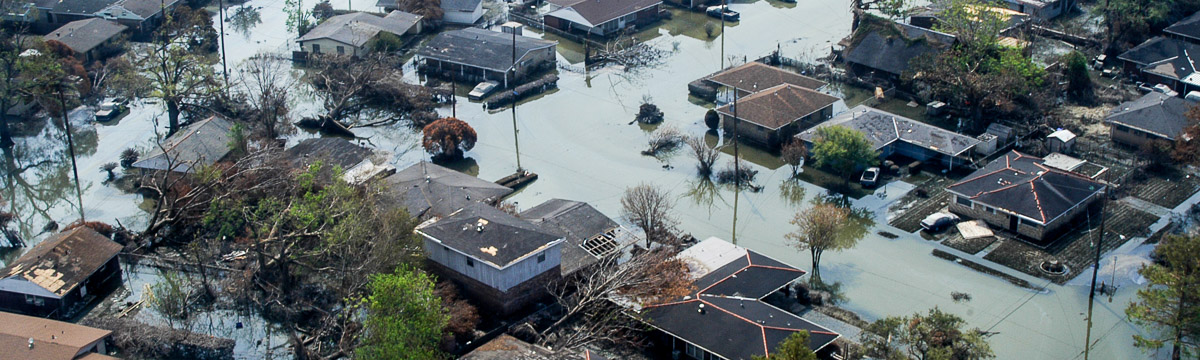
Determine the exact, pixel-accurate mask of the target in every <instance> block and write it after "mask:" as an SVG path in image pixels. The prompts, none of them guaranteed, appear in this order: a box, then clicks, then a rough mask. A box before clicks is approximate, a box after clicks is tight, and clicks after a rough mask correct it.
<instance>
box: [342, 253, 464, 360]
mask: <svg viewBox="0 0 1200 360" xmlns="http://www.w3.org/2000/svg"><path fill="white" fill-rule="evenodd" d="M368 289H369V290H370V293H371V295H370V296H368V297H367V298H366V304H367V317H366V321H365V322H364V324H363V325H364V326H365V331H366V333H365V334H364V337H363V340H362V345H361V346H359V347H358V349H357V350H356V354H357V355H358V356H357V357H358V358H359V359H368V360H369V359H439V358H441V357H442V354H441V352H440V351H439V350H438V342H439V341H440V340H441V338H442V332H443V330H444V329H445V328H446V325H447V324H448V323H449V321H450V317H449V316H448V315H446V309H444V308H443V307H442V300H441V299H440V298H438V297H437V296H436V295H434V282H433V279H432V278H430V277H429V275H426V274H425V273H422V272H420V271H418V270H416V269H411V268H407V267H401V268H399V269H397V270H396V272H395V273H392V274H376V275H372V276H371V282H370V283H369V284H368Z"/></svg>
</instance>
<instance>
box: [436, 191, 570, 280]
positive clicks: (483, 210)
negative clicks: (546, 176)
mask: <svg viewBox="0 0 1200 360" xmlns="http://www.w3.org/2000/svg"><path fill="white" fill-rule="evenodd" d="M417 231H418V232H420V233H421V234H423V235H425V237H427V238H429V239H432V240H434V241H437V242H439V243H441V244H442V245H443V246H446V247H449V248H451V249H454V250H456V251H458V252H460V253H463V254H466V255H467V256H470V257H473V258H475V259H478V260H480V261H482V262H485V263H488V264H489V265H491V266H493V267H495V268H497V269H504V268H506V267H508V265H511V264H513V263H516V262H517V261H518V260H520V259H523V258H525V257H527V256H530V255H533V254H534V253H537V252H540V251H542V250H545V249H548V248H550V247H552V246H555V245H557V244H559V243H560V242H561V241H562V236H559V235H556V234H552V233H550V232H548V231H545V230H543V229H542V228H541V227H539V226H537V225H535V224H533V223H530V222H528V221H525V220H522V219H519V218H517V217H516V216H512V215H509V214H508V213H506V212H504V211H501V210H500V209H497V208H495V207H492V206H490V205H486V204H481V203H471V204H468V205H467V206H466V207H464V208H462V209H461V210H458V211H456V212H454V213H453V214H450V216H447V217H444V218H441V219H438V220H437V221H436V222H434V223H432V224H429V225H426V226H424V227H422V228H420V229H418V230H417Z"/></svg>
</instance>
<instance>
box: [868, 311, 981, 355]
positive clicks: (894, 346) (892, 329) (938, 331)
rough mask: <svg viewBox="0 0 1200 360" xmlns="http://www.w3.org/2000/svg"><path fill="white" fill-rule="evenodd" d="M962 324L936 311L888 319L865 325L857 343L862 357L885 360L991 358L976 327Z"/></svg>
mask: <svg viewBox="0 0 1200 360" xmlns="http://www.w3.org/2000/svg"><path fill="white" fill-rule="evenodd" d="M965 325H966V321H964V320H963V319H962V318H960V317H958V316H956V315H954V314H950V313H946V312H942V311H941V310H939V309H938V308H936V307H935V308H933V309H930V310H929V313H928V314H921V313H916V314H913V315H912V316H904V317H897V316H889V317H886V318H883V319H879V320H876V321H875V322H873V323H871V324H870V325H867V327H866V328H865V329H863V330H865V331H863V333H862V335H861V338H860V339H859V340H860V343H861V344H862V345H863V348H864V351H865V352H866V355H867V356H868V357H871V358H875V359H887V360H906V359H920V360H926V359H929V360H933V359H938V360H974V359H991V358H994V357H995V355H994V354H992V349H991V346H990V345H988V343H987V341H986V340H985V339H984V338H983V331H981V330H979V329H978V328H975V329H963V327H964V326H965Z"/></svg>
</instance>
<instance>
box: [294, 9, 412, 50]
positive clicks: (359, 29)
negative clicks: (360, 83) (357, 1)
mask: <svg viewBox="0 0 1200 360" xmlns="http://www.w3.org/2000/svg"><path fill="white" fill-rule="evenodd" d="M420 21H421V16H418V15H413V14H409V13H406V12H403V11H399V10H395V11H392V12H391V13H388V14H387V16H384V17H379V16H375V15H372V14H369V13H364V12H355V13H349V14H342V15H338V16H334V17H331V18H329V19H326V20H325V21H324V22H322V23H321V24H320V25H317V27H315V28H313V29H312V30H309V31H308V32H307V33H305V34H304V36H301V37H300V38H299V39H297V40H296V41H311V40H316V39H330V40H334V41H337V42H340V43H343V44H348V45H353V46H363V45H364V44H366V43H367V41H370V40H371V39H373V38H375V35H378V34H379V32H380V31H385V32H389V33H392V34H393V35H396V36H400V35H404V34H405V33H407V32H408V30H409V29H412V27H413V26H416V25H417V23H418V22H420Z"/></svg>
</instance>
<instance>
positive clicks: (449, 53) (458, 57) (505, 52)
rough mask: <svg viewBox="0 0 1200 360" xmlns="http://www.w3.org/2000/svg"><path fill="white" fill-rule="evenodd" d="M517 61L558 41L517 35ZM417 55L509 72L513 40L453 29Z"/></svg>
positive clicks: (475, 29) (470, 29)
mask: <svg viewBox="0 0 1200 360" xmlns="http://www.w3.org/2000/svg"><path fill="white" fill-rule="evenodd" d="M516 42H517V61H518V62H520V61H521V60H522V59H524V58H525V55H526V54H528V53H529V52H530V51H533V50H537V49H544V48H547V47H554V46H556V45H557V44H558V42H557V41H549V40H542V39H535V38H531V37H528V36H520V35H518V36H517V40H516ZM417 55H420V56H423V57H426V58H430V59H434V60H438V61H446V62H451V63H456V64H464V65H467V66H472V67H477V68H483V69H488V70H493V71H497V72H505V71H508V69H509V68H511V67H512V64H513V60H512V56H513V38H512V35H510V34H504V33H500V32H496V31H488V30H483V29H477V28H466V29H461V30H452V31H447V32H443V33H441V34H438V35H437V36H436V37H434V38H433V40H430V41H429V43H427V44H425V46H424V47H422V48H421V50H419V51H417Z"/></svg>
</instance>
